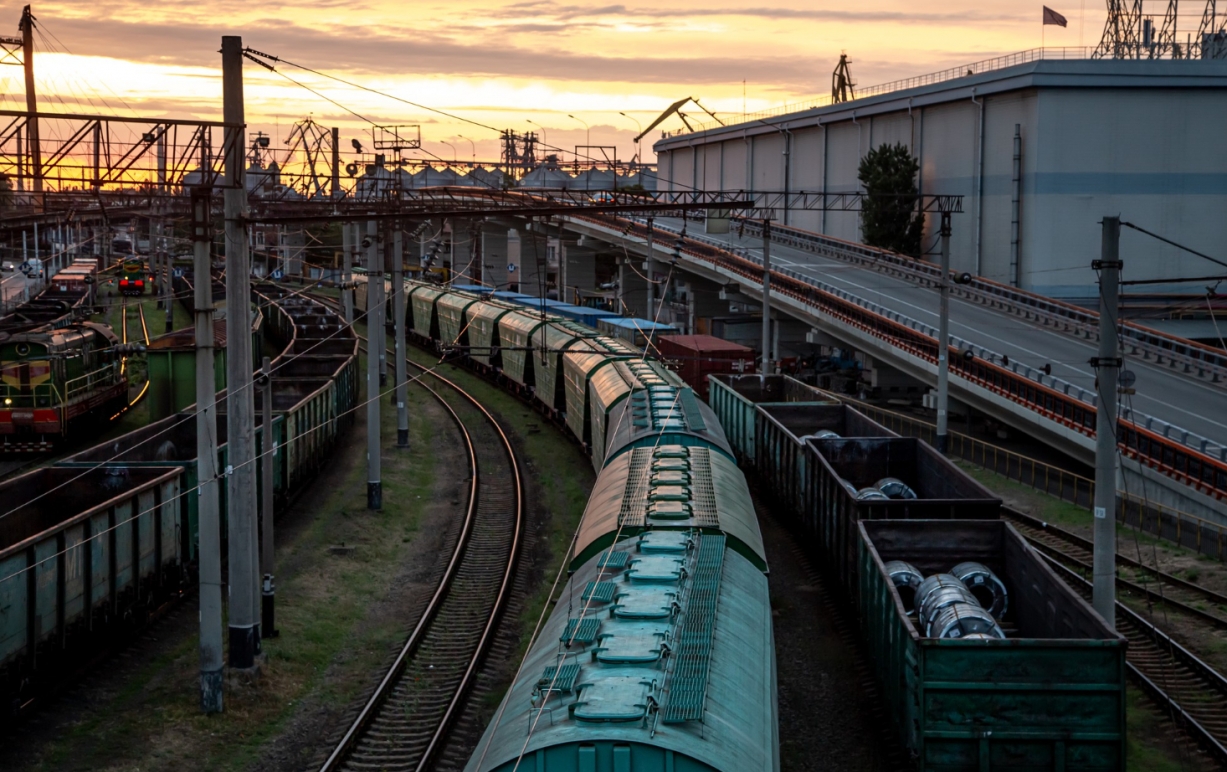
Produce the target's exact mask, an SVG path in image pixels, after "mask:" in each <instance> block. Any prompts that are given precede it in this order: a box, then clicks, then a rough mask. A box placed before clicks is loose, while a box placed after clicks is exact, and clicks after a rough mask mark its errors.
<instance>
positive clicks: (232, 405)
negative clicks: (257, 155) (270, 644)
mask: <svg viewBox="0 0 1227 772" xmlns="http://www.w3.org/2000/svg"><path fill="white" fill-rule="evenodd" d="M222 90H223V100H224V110H223V112H224V117H225V121H226V123H229V124H235V125H240V126H241V125H243V124H244V122H245V119H244V114H243V113H244V111H243V39H242V38H240V37H237V36H226V37H223V38H222ZM227 132H233V134H232V136H231V138H230V141H227V143H226V147H227V152H226V177H225V179H226V192H225V218H226V432H227V449H228V462H229V466H228V467H227V468H226V473H227V476H226V482H227V485H226V504H227V506H226V521H227V526H228V528H227V531H228V540H227V543H228V554H229V561H228V562H229V566H230V588H229V589H230V613H229V621H230V666H231V667H233V668H240V669H244V668H250V667H252V666H254V665H255V656H256V655H257V654H259V653H260V617H259V611H258V609H259V603H260V600H259V598H260V581H259V568H260V567H259V561H258V559H257V554H258V549H259V534H258V532H257V530H256V526H257V522H256V467H255V461H256V436H255V425H256V420H255V412H256V411H255V398H254V394H253V393H252V350H251V322H252V311H251V262H250V256H249V255H248V252H247V235H248V234H247V224H246V222H245V217H246V214H247V188H246V187H245V180H244V175H245V166H244V159H243V149H244V148H245V147H247V141H246V139H245V134H246V132H244V131H243V130H242V129H227Z"/></svg>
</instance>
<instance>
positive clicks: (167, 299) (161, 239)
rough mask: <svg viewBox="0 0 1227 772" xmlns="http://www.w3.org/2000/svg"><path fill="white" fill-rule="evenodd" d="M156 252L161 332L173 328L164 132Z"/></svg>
mask: <svg viewBox="0 0 1227 772" xmlns="http://www.w3.org/2000/svg"><path fill="white" fill-rule="evenodd" d="M157 250H158V254H159V255H161V256H162V267H163V268H164V269H165V270H166V273H165V274H164V275H163V276H162V308H163V310H164V311H165V312H166V313H165V316H164V317H163V319H164V326H163V329H162V332H170V331H171V330H173V329H174V328H175V310H174V309H175V301H174V290H173V289H172V287H171V270H172V269H171V264H172V261H171V257H170V250H168V249H167V248H166V132H165V131H163V132H161V133H159V134H158V246H157Z"/></svg>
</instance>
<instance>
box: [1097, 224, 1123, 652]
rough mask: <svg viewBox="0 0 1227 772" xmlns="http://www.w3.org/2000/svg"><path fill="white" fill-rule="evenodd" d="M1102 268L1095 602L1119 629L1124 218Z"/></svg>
mask: <svg viewBox="0 0 1227 772" xmlns="http://www.w3.org/2000/svg"><path fill="white" fill-rule="evenodd" d="M1100 254H1101V257H1100V259H1099V260H1098V261H1096V262H1095V263H1094V264H1093V265H1092V266H1091V267H1092V268H1094V269H1096V270H1097V271H1099V355H1098V356H1097V357H1095V358H1094V359H1093V360H1091V365H1092V366H1093V367H1094V368H1095V374H1096V378H1095V383H1096V395H1097V397H1098V400H1097V402H1096V405H1095V502H1094V503H1095V518H1094V519H1095V529H1094V536H1095V544H1094V561H1093V563H1094V565H1093V569H1092V573H1093V574H1094V580H1095V581H1094V588H1093V596H1092V605H1094V607H1095V610H1096V611H1098V612H1099V615H1100V616H1102V617H1103V618H1104V619H1105V620H1107V622H1108V625H1109V626H1111V627H1112V628H1113V629H1116V462H1117V452H1116V399H1117V397H1116V380H1117V376H1118V375H1119V372H1120V366H1121V359H1120V351H1119V349H1118V347H1117V337H1116V328H1117V318H1118V308H1117V307H1118V305H1119V301H1120V295H1119V293H1120V269H1121V261H1120V218H1119V217H1105V218H1103V243H1102V251H1101V253H1100Z"/></svg>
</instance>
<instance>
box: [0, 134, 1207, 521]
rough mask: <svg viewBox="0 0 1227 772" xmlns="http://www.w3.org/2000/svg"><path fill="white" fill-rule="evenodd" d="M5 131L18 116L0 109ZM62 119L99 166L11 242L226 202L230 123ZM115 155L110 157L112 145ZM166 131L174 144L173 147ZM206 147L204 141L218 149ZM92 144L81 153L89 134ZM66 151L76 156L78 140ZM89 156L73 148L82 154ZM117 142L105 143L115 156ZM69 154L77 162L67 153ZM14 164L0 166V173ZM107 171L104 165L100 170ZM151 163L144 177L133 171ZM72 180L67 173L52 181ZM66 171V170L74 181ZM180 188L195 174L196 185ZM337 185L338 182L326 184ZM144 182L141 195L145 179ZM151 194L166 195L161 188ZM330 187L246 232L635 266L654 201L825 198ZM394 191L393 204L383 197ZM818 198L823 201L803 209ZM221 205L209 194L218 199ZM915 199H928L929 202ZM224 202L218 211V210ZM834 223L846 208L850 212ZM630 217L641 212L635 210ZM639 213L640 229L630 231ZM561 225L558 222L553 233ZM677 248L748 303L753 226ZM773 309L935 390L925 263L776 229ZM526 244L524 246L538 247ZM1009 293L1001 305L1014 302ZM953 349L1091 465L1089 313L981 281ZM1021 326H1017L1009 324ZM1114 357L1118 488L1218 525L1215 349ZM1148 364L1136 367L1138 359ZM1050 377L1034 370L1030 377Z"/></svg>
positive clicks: (1002, 400)
mask: <svg viewBox="0 0 1227 772" xmlns="http://www.w3.org/2000/svg"><path fill="white" fill-rule="evenodd" d="M0 113H3V116H2V117H4V118H7V119H9V121H10V123H11V124H12V126H10V131H8V132H7V134H12V131H14V130H15V129H13V128H12V127H13V126H19V125H21V121H28V120H29V118H30V116H29V115H27V114H24V113H17V112H13V111H0ZM53 117H54V119H55V120H59V121H61V122H65V123H66V125H68V126H69V128H74V130H73V131H65V132H61V134H62V135H63V136H64V137H67V139H64V140H60V145H59V146H57V149H55V150H54V153H52V155H51V156H49V157H55V158H58V157H68V156H69V155H71V154H72V153H73V152H83V153H85V155H86V156H92V157H91V158H89V159H88V160H91V161H92V162H93V165H94V167H95V168H93V169H91V170H90V172H91V173H90V174H84V172H83V173H82V174H83V175H84V178H85V179H87V180H88V181H89V182H90V183H91V184H88V185H81V184H78V182H79V181H78V180H75V179H73V178H72V177H71V175H68V176H63V175H64V174H65V173H64V172H63V170H62V169H60V167H55V169H57V170H58V171H57V173H59V174H61V177H56V178H52V177H48V178H47V179H45V180H44V181H45V182H47V183H48V185H49V187H50V190H46V191H45V192H44V193H42V194H39V195H40V205H39V206H37V207H21V206H16V207H10V208H9V209H8V211H6V212H5V213H4V216H3V217H2V218H0V219H2V223H0V224H2V226H3V227H4V228H5V229H6V230H8V231H9V232H10V233H11V232H14V230H15V229H20V228H22V227H27V226H30V225H32V224H33V223H38V222H40V221H41V222H42V223H44V224H48V223H51V222H58V221H63V220H66V219H67V220H70V221H75V222H99V221H100V222H106V221H108V220H110V221H114V220H115V219H123V218H131V217H151V216H152V217H160V218H166V219H175V218H176V217H179V216H182V215H183V214H184V213H185V212H186V211H187V205H188V202H189V196H188V195H187V193H188V191H189V190H190V189H192V188H194V187H208V186H214V187H215V189H218V188H220V189H224V188H225V187H226V185H225V181H224V179H223V178H222V176H221V174H220V170H221V154H219V153H217V151H216V150H214V148H220V149H221V150H223V151H224V150H227V149H233V148H234V146H235V144H236V143H237V142H241V140H238V139H236V136H237V135H239V134H240V133H241V127H240V126H237V125H229V124H224V123H217V122H190V121H180V122H173V121H161V120H158V119H148V120H145V119H115V118H104V117H100V116H44V119H46V120H51V119H52V118H53ZM122 132H127V134H125V135H124V136H127V135H129V134H130V135H131V136H130V137H127V139H124V140H123V141H119V140H115V142H117V143H118V144H117V145H116V147H117V148H118V149H119V150H122V151H123V152H118V151H117V153H116V154H113V155H114V157H112V156H111V155H107V154H105V153H103V152H102V150H104V149H107V148H110V147H111V145H109V144H108V140H107V137H108V136H111V135H112V134H115V135H116V136H118V135H120V134H121V133H122ZM176 132H180V133H182V135H183V136H185V137H187V139H186V140H176V139H175V136H176ZM214 135H216V136H214ZM89 137H93V139H92V140H87V139H84V138H89ZM74 143H75V144H74ZM82 143H84V144H82ZM112 144H114V143H112ZM74 148H76V149H75V150H74ZM0 160H4V161H6V162H8V161H12V162H13V163H15V164H17V165H18V166H20V164H18V163H17V162H16V161H13V160H12V159H11V158H9V157H8V156H4V157H3V158H2V159H0ZM104 161H105V162H106V163H103V162H104ZM146 167H147V168H146ZM65 168H67V167H65ZM74 168H75V167H74ZM192 175H195V177H193V176H192ZM333 176H334V178H335V175H333ZM151 179H152V180H157V181H158V184H156V185H152V184H150V183H149V180H151ZM163 180H164V182H163ZM352 187H353V190H344V189H340V188H338V189H335V190H333V191H332V193H331V195H329V196H312V197H311V198H310V199H304V198H302V197H297V198H296V199H295V200H284V199H281V200H279V199H275V198H273V199H270V198H268V197H266V196H264V195H263V194H262V193H260V192H259V191H253V192H252V197H251V202H250V214H249V217H248V227H250V226H251V225H253V224H259V223H270V222H272V223H275V222H299V223H302V222H324V221H328V220H336V219H350V220H353V219H366V218H367V217H368V216H369V217H370V218H371V219H401V220H402V221H413V220H422V219H428V218H434V219H439V218H443V217H447V218H450V219H451V221H452V222H453V223H456V222H477V221H488V218H491V217H494V218H497V219H499V220H501V221H502V222H510V223H512V225H513V226H518V227H520V228H522V229H523V231H524V232H525V233H528V232H530V231H529V228H527V227H525V225H524V224H525V222H527V221H535V222H540V221H541V219H542V218H545V217H554V218H558V219H556V220H555V221H554V224H552V225H551V228H553V227H561V228H563V229H564V230H565V231H567V232H568V233H570V234H574V235H577V236H578V235H587V236H590V237H592V238H593V239H597V240H604V241H605V242H607V243H609V244H610V245H619V248H621V247H622V246H625V247H626V248H627V249H628V250H631V251H635V252H637V253H638V254H641V255H642V254H645V252H646V250H645V246H646V245H645V241H646V240H645V238H644V236H645V235H646V231H645V224H644V222H643V217H644V216H646V215H647V214H648V212H650V211H652V210H659V209H660V208H661V207H662V205H667V204H671V203H672V204H676V205H677V206H678V207H679V208H684V207H704V206H705V207H708V208H713V209H724V210H726V211H735V212H744V213H747V214H749V213H752V212H755V211H759V212H763V211H773V210H775V211H778V210H780V209H785V210H791V211H794V212H796V211H799V210H809V209H823V210H828V209H831V208H832V206H845V204H846V203H847V202H845V203H844V204H832V203H831V202H830V201H827V200H826V199H827V198H829V197H831V196H832V195H834V196H836V197H840V196H845V197H847V196H855V195H856V194H806V193H799V192H795V191H794V192H791V193H790V192H788V191H787V190H785V191H784V193H783V196H784V199H783V200H781V201H774V200H771V197H770V196H767V195H765V194H764V193H763V192H762V191H758V192H756V193H754V194H748V193H745V192H741V191H715V192H710V191H703V190H685V191H682V190H678V191H666V192H658V193H633V194H628V193H626V192H624V191H615V192H612V193H609V192H601V193H600V194H599V195H594V194H588V193H586V192H585V191H577V190H525V191H502V190H495V189H479V188H474V187H469V188H446V187H445V188H426V189H418V190H396V191H380V194H381V195H380V196H379V198H378V199H377V200H376V199H364V198H363V197H362V196H361V195H360V192H361V190H360V188H361V186H359V185H357V184H356V183H355V184H353V185H352ZM391 193H395V198H393V197H392V196H391V195H390V194H391ZM814 195H818V196H822V197H823V200H822V201H819V202H814V201H803V200H799V198H798V197H800V198H804V197H806V196H814ZM218 198H219V197H218ZM927 198H934V197H933V196H928V197H927ZM594 201H600V202H607V206H605V209H606V210H607V211H606V212H591V213H590V214H587V215H583V216H580V215H578V214H575V215H572V214H570V213H569V211H568V210H571V211H574V210H575V209H576V208H577V207H584V208H586V209H589V210H592V209H594V208H595V209H600V208H601V207H593V206H592V204H593V203H594ZM216 203H220V202H216ZM845 208H846V211H853V209H852V208H851V207H850V206H845ZM636 210H639V211H636ZM634 217H638V218H639V219H638V220H635V219H629V218H634ZM559 219H560V220H561V221H562V224H561V226H558V225H557V223H558V221H559ZM656 225H657V227H658V228H660V229H661V230H662V231H668V230H669V229H671V228H672V229H673V230H675V231H676V232H679V233H680V230H681V227H682V225H683V222H682V221H681V220H679V219H670V218H667V217H659V216H658V217H657V219H656ZM690 230H691V232H689V233H688V235H687V237H686V238H685V239H683V247H682V249H681V250H680V252H679V262H680V266H679V267H681V268H682V269H683V270H686V271H689V272H691V273H692V274H694V275H695V276H698V277H701V278H702V279H705V280H707V281H709V282H711V283H712V286H716V287H719V286H723V285H725V284H730V283H733V284H737V285H738V286H739V287H740V288H741V292H742V293H743V294H744V295H745V296H747V297H750V298H755V297H759V298H761V296H760V295H759V286H760V284H761V278H762V269H761V257H760V256H759V254H758V247H759V245H758V243H757V242H756V240H755V237H754V232H753V227H752V224H751V223H750V222H749V221H747V227H746V229H745V232H744V233H741V234H727V235H722V236H720V237H715V238H714V237H712V236H705V235H701V234H695V233H693V230H694V228H691V229H690ZM775 230H776V231H777V233H776V234H775V238H774V248H773V253H774V259H775V260H776V261H778V262H777V268H776V270H775V271H774V281H773V283H774V285H775V286H776V287H777V288H778V292H777V293H775V294H774V295H773V298H772V305H773V307H775V308H777V309H779V310H780V311H782V312H784V313H786V314H787V315H789V316H790V317H792V318H794V319H797V320H799V321H800V322H802V323H804V324H805V325H807V326H808V327H809V328H810V329H812V330H816V331H818V332H819V333H820V334H823V335H826V336H829V338H830V339H832V340H835V341H839V342H840V343H841V344H842V345H844V346H847V347H851V348H854V349H857V350H859V351H862V352H865V353H866V354H868V355H870V356H872V357H873V358H874V360H875V362H878V363H881V364H882V365H885V366H889V367H890V368H892V369H894V370H896V371H898V372H900V373H903V374H905V375H907V376H909V377H911V378H913V379H915V380H916V381H919V382H921V383H932V382H933V381H934V379H935V371H936V350H937V349H936V341H935V333H934V330H933V325H934V323H935V322H936V318H935V314H934V312H933V309H935V308H936V306H937V302H936V292H935V290H934V289H933V287H934V285H935V284H936V283H938V282H940V281H941V280H942V278H943V277H940V276H938V275H936V273H935V269H934V268H933V267H932V266H927V267H926V266H925V264H920V263H916V262H915V261H907V260H904V259H902V258H899V257H898V256H892V255H890V254H889V253H882V252H881V251H874V250H868V249H867V248H865V247H864V246H862V245H857V244H854V243H850V242H847V241H841V240H839V239H837V238H833V237H831V236H822V235H819V234H815V233H808V232H806V231H804V230H801V229H799V228H796V227H792V228H779V227H778V226H777V227H776V228H775ZM537 237H538V234H536V233H534V234H533V238H534V239H535V238H537ZM672 251H673V250H672V244H670V243H668V240H659V239H658V240H657V243H656V247H655V252H656V254H657V257H658V258H663V259H665V260H666V261H668V260H670V259H672ZM1011 292H1012V293H1014V294H1013V296H1012V297H1011V296H1008V294H1009V293H1011ZM952 307H953V317H952V321H953V327H952V332H953V335H952V338H951V341H950V342H951V343H952V344H953V346H954V347H955V349H956V352H955V353H961V352H963V351H971V352H973V353H974V354H975V355H976V356H975V359H973V360H971V361H968V360H965V359H962V358H953V359H952V363H953V365H952V367H953V378H952V380H951V383H952V396H953V397H954V398H955V399H956V400H959V401H962V402H964V403H966V404H968V405H971V406H973V407H975V408H976V409H978V410H981V411H983V412H984V413H986V414H988V415H991V416H993V417H995V418H997V419H998V420H1000V421H1002V422H1004V423H1006V424H1009V425H1011V426H1014V427H1016V428H1018V429H1020V430H1022V431H1025V432H1028V433H1030V434H1033V435H1034V436H1036V437H1037V438H1040V439H1042V440H1044V441H1045V442H1047V443H1049V444H1051V445H1053V446H1054V447H1057V448H1060V449H1061V450H1064V451H1065V452H1067V453H1069V454H1070V455H1072V456H1073V457H1075V458H1078V459H1081V460H1089V459H1090V458H1091V454H1092V448H1093V433H1094V396H1093V394H1092V393H1091V391H1092V389H1091V386H1092V382H1093V374H1092V373H1091V370H1090V369H1089V367H1087V365H1086V362H1087V360H1088V359H1089V358H1090V356H1091V355H1092V353H1093V352H1092V345H1091V340H1090V338H1088V336H1093V330H1094V326H1095V319H1094V314H1090V313H1088V312H1085V311H1082V310H1080V309H1076V308H1075V307H1073V306H1068V305H1065V304H1062V303H1059V302H1056V301H1050V300H1047V299H1044V298H1041V297H1039V296H1036V295H1028V294H1027V293H1025V292H1022V291H1020V290H1014V289H1012V288H1005V287H1002V286H1001V285H993V284H992V283H991V282H985V281H983V280H979V279H976V280H974V281H973V283H972V284H971V285H968V286H967V287H965V288H961V289H960V290H959V293H958V294H957V295H956V299H955V301H954V303H953V306H952ZM1022 317H1027V318H1022ZM1125 337H1126V346H1125V351H1126V353H1127V354H1129V353H1133V354H1134V355H1135V359H1136V361H1134V362H1133V365H1132V367H1131V369H1133V370H1134V372H1135V373H1136V374H1137V377H1138V380H1137V384H1136V385H1137V394H1136V396H1134V397H1133V398H1132V399H1131V400H1130V402H1129V403H1127V404H1126V406H1125V407H1126V408H1127V409H1126V410H1125V411H1123V415H1122V422H1121V425H1120V428H1121V440H1122V448H1123V453H1124V454H1125V462H1124V465H1123V468H1124V472H1125V482H1126V484H1127V485H1128V484H1130V483H1131V482H1132V481H1136V484H1134V485H1132V488H1133V489H1135V490H1136V489H1137V488H1139V487H1140V485H1141V482H1142V481H1146V482H1147V483H1148V484H1149V483H1152V482H1153V483H1155V484H1154V485H1150V490H1149V494H1148V495H1151V496H1152V497H1153V498H1155V499H1156V500H1158V501H1159V502H1160V503H1163V504H1165V505H1167V506H1169V507H1172V508H1175V509H1181V510H1184V511H1186V512H1189V513H1191V514H1196V515H1199V516H1205V517H1214V518H1216V519H1223V515H1222V514H1221V511H1222V509H1223V502H1224V501H1225V500H1227V450H1225V447H1227V404H1225V403H1227V400H1223V399H1222V391H1223V386H1222V384H1223V382H1224V381H1227V359H1225V358H1224V355H1223V354H1222V353H1221V352H1219V353H1215V352H1214V351H1213V350H1210V349H1205V348H1204V347H1197V346H1195V345H1192V344H1189V343H1187V342H1182V341H1180V340H1179V339H1176V338H1172V337H1170V336H1162V335H1158V334H1150V333H1146V332H1144V331H1138V330H1130V329H1126V330H1125ZM1138 357H1149V359H1138ZM1045 365H1049V366H1050V370H1049V371H1047V372H1045V371H1042V370H1041V369H1040V368H1043V367H1044V366H1045Z"/></svg>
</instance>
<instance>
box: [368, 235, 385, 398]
mask: <svg viewBox="0 0 1227 772" xmlns="http://www.w3.org/2000/svg"><path fill="white" fill-rule="evenodd" d="M366 232H367V234H368V235H369V236H370V237H371V252H370V254H369V256H368V258H369V259H368V262H367V265H368V266H375V265H379V266H380V267H379V268H378V269H376V270H379V281H378V282H377V284H378V285H379V288H378V289H379V291H378V295H377V297H378V298H379V304H378V305H376V306H372V308H373V309H374V310H375V313H376V314H378V316H379V324H378V326H377V327H372V326H371V325H373V324H375V322H374V321H373V320H372V319H369V318H368V320H367V329H368V331H369V332H370V335H371V343H372V347H371V355H372V356H374V355H376V354H378V356H379V388H381V389H382V388H383V387H385V386H387V385H388V347H387V346H385V345H384V344H383V342H384V341H385V340H386V339H387V326H386V318H387V315H388V307H387V300H388V298H387V294H386V293H385V292H384V276H385V275H386V274H387V269H386V266H385V265H383V264H384V263H386V262H387V259H388V256H387V255H386V254H384V249H385V246H384V233H383V230H382V229H381V228H379V227H378V226H377V225H376V223H375V222H373V221H372V222H371V223H369V224H368V225H367V231H366ZM367 291H368V292H369V291H370V287H369V286H368V287H367ZM376 335H378V336H379V341H380V343H379V345H378V346H374V345H373V344H374V341H375V336H376Z"/></svg>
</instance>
